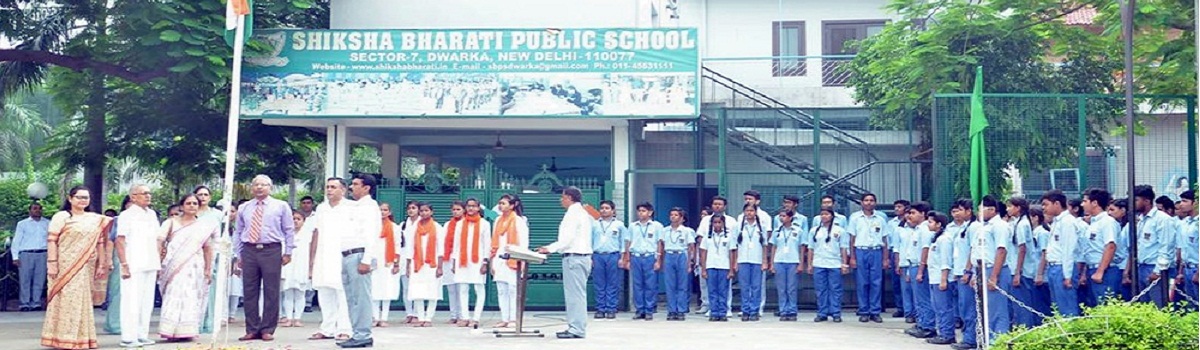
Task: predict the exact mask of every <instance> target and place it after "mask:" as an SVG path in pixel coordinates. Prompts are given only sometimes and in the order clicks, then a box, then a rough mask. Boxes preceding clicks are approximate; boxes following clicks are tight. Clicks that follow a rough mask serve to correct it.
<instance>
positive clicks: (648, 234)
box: [623, 202, 663, 321]
mask: <svg viewBox="0 0 1200 350" xmlns="http://www.w3.org/2000/svg"><path fill="white" fill-rule="evenodd" d="M637 216H638V221H637V222H634V223H633V224H632V225H630V226H629V239H628V240H626V241H625V257H624V260H623V263H624V264H623V265H625V268H626V269H629V274H630V276H631V277H632V279H633V305H634V308H635V309H636V313H637V314H636V315H634V317H633V319H635V320H646V321H651V320H654V312H655V309H657V308H658V270H657V269H656V268H655V266H654V265H655V263H656V262H657V261H658V256H657V255H658V237H659V236H660V235H662V231H663V226H662V224H660V223H658V221H654V220H651V219H650V218H652V217H653V216H654V206H653V205H651V204H650V203H649V202H642V204H638V206H637Z"/></svg>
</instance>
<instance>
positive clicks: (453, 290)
mask: <svg viewBox="0 0 1200 350" xmlns="http://www.w3.org/2000/svg"><path fill="white" fill-rule="evenodd" d="M466 212H467V205H466V204H463V202H462V201H454V203H450V221H446V226H445V228H446V229H445V230H442V232H444V233H445V235H443V236H438V243H439V244H442V245H444V246H445V247H443V249H442V251H443V252H445V255H442V264H443V265H445V269H442V277H441V281H440V282H441V283H442V286H443V287H446V298H448V299H449V300H446V302H447V304H450V322H447V323H449V324H453V325H457V324H458V321H459V320H461V319H463V318H464V317H463V316H462V305H460V304H459V303H458V284H457V283H456V282H454V268H453V267H454V266H455V265H458V255H455V254H454V251H455V249H456V248H457V246H456V243H457V242H455V241H454V238H455V237H454V236H455V233H456V232H458V231H461V230H462V228H463V226H464V225H465V223H464V222H463V216H464V215H465V214H466Z"/></svg>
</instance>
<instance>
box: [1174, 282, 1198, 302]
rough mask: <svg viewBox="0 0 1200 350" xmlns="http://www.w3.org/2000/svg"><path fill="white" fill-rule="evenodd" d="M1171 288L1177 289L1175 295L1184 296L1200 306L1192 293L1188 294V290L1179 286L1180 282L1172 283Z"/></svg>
mask: <svg viewBox="0 0 1200 350" xmlns="http://www.w3.org/2000/svg"><path fill="white" fill-rule="evenodd" d="M1171 289H1172V290H1174V291H1175V295H1179V296H1183V298H1184V299H1187V301H1189V302H1191V303H1192V305H1197V306H1200V303H1197V302H1196V299H1195V298H1192V296H1191V295H1188V293H1187V292H1185V291H1184V290H1183V289H1180V288H1179V284H1178V283H1172V284H1171Z"/></svg>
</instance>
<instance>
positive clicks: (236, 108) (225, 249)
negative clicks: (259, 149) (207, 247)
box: [212, 14, 246, 344]
mask: <svg viewBox="0 0 1200 350" xmlns="http://www.w3.org/2000/svg"><path fill="white" fill-rule="evenodd" d="M245 19H246V15H242V14H239V15H237V23H238V26H237V29H236V32H235V35H234V38H233V42H234V44H233V82H232V83H231V84H230V87H229V130H228V133H227V134H226V135H225V192H224V198H225V201H226V202H227V203H229V204H228V205H226V207H225V208H224V211H223V215H224V216H225V220H226V222H225V234H223V235H222V236H221V238H220V240H221V243H222V244H220V246H221V247H222V249H221V250H220V252H221V253H219V254H218V257H217V272H218V274H217V276H218V277H217V281H216V283H217V287H216V291H215V293H216V294H217V297H216V300H215V301H216V305H214V307H215V310H214V311H213V337H212V342H213V344H215V343H216V342H217V335H218V334H220V333H221V322H222V321H224V320H227V319H228V318H229V315H226V313H227V312H228V310H229V306H228V303H229V291H228V289H229V285H228V284H229V283H228V282H229V273H230V272H229V271H230V269H229V265H228V264H229V262H230V258H231V257H232V253H231V250H230V249H229V247H230V246H231V244H230V242H231V240H230V237H231V236H232V232H231V230H232V227H233V223H232V221H233V220H232V219H231V218H230V217H229V211H230V210H231V209H232V208H233V206H234V205H237V201H236V200H235V199H234V195H233V183H234V165H235V161H236V159H237V143H238V119H239V116H240V115H241V105H242V46H244V44H245V38H244V37H243V36H244V35H245V32H246V26H245V22H244V21H245Z"/></svg>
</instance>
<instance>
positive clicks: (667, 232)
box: [658, 225, 696, 253]
mask: <svg viewBox="0 0 1200 350" xmlns="http://www.w3.org/2000/svg"><path fill="white" fill-rule="evenodd" d="M662 233H663V234H661V235H659V239H658V241H659V242H662V244H663V250H664V251H667V252H670V251H683V252H685V253H686V252H687V248H688V244H689V243H692V242H694V241H693V239H695V237H696V231H695V230H692V228H691V227H687V226H683V225H679V227H678V228H672V227H671V226H667V227H664V228H663V229H662Z"/></svg>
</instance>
